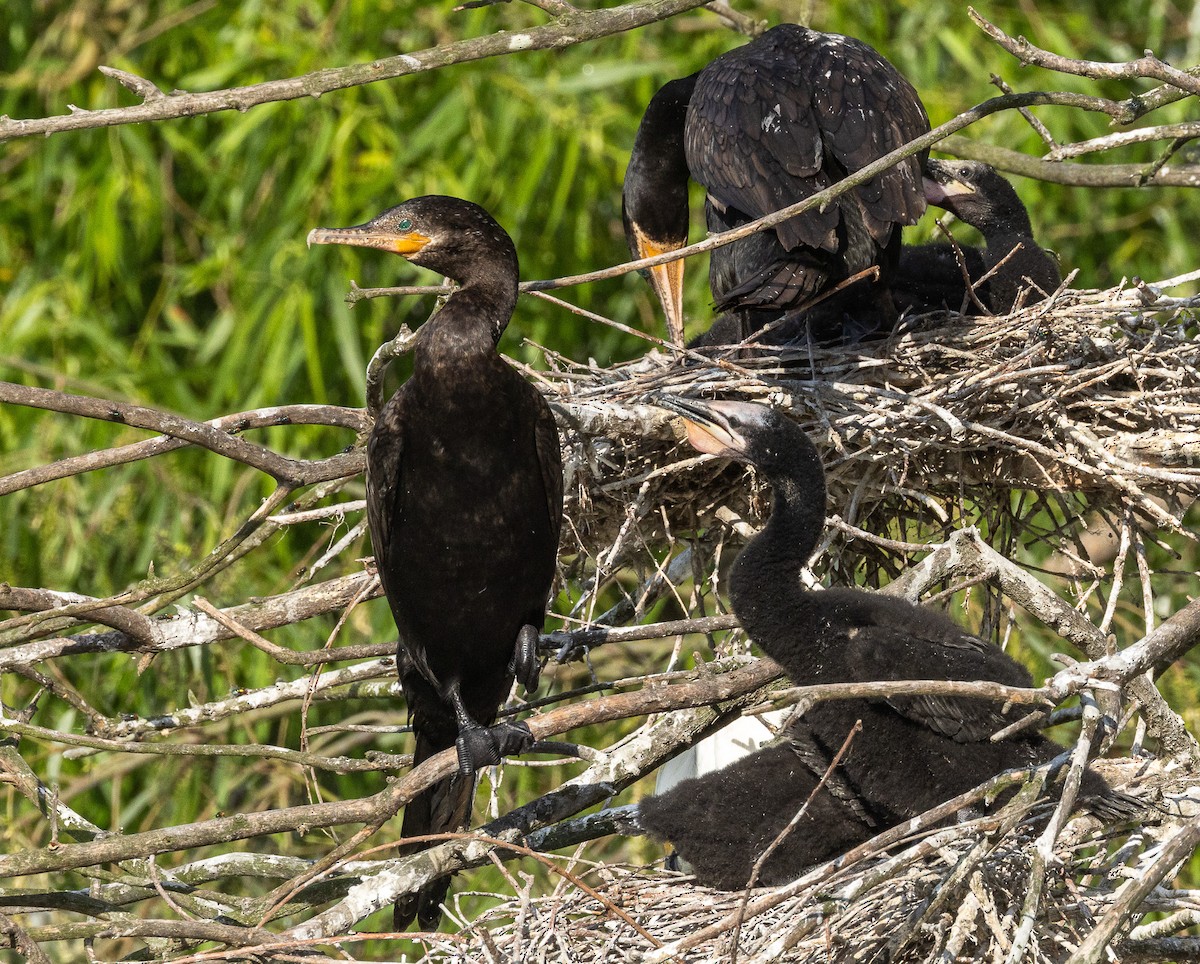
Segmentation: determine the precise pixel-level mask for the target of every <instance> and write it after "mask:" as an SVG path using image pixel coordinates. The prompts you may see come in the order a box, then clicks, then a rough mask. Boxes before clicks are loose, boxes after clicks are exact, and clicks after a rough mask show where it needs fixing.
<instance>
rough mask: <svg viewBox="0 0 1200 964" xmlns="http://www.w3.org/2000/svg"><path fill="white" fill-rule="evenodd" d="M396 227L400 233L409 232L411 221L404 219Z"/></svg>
mask: <svg viewBox="0 0 1200 964" xmlns="http://www.w3.org/2000/svg"><path fill="white" fill-rule="evenodd" d="M396 227H397V228H399V229H400V230H401V231H411V230H412V221H411V220H410V219H409V218H405V219H404V220H403V221H401V222H400V223H399V224H398V225H396Z"/></svg>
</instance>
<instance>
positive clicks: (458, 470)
mask: <svg viewBox="0 0 1200 964" xmlns="http://www.w3.org/2000/svg"><path fill="white" fill-rule="evenodd" d="M308 240H309V243H310V244H351V245H359V246H362V247H368V248H379V249H382V250H385V251H392V252H394V253H396V254H399V255H401V256H403V257H404V258H407V259H408V260H409V261H411V262H412V263H413V264H417V265H420V266H421V267H424V268H429V269H431V270H433V271H436V272H438V273H439V274H441V275H446V276H448V277H450V278H452V279H454V280H455V281H457V282H458V284H459V286H460V287H459V288H458V289H457V290H456V291H455V292H454V293H453V294H452V295H451V296H450V298H449V300H448V301H447V302H446V303H445V305H444V306H443V307H442V309H441V310H440V311H438V312H437V314H435V315H434V316H433V317H432V318H431V319H430V320H429V321H427V322H426V323H425V324H424V325H423V326H422V327H421V329H420V331H419V333H418V337H417V343H416V347H415V350H414V354H413V371H412V376H411V377H410V378H409V379H408V380H407V381H406V382H405V383H404V384H403V385H402V386H401V387H400V389H399V391H397V392H396V394H395V395H393V396H392V397H391V399H390V400H389V401H388V402H387V404H386V405H384V407H383V409H382V410H381V411H380V413H379V417H378V418H377V419H376V420H375V427H374V429H373V430H372V432H371V436H370V439H369V440H368V442H367V519H368V524H369V527H370V532H371V541H372V544H373V546H374V549H375V562H376V566H377V568H378V570H379V576H380V579H381V580H382V582H383V588H384V591H385V593H386V594H387V598H388V602H389V603H390V605H391V609H392V615H393V616H394V617H395V620H396V626H397V628H398V629H399V632H400V647H399V651H398V653H397V662H398V666H399V671H400V681H401V683H402V685H403V687H404V693H405V697H406V699H407V702H408V707H409V715H410V717H411V719H412V725H413V732H414V734H415V736H416V750H415V754H414V758H413V762H414V765H416V764H419V763H421V762H422V761H423V760H425V759H427V758H429V757H430V756H432V755H434V754H435V753H438V752H439V751H441V750H445V749H448V748H449V747H452V746H455V745H457V747H458V759H459V772H458V774H456V775H455V776H454V777H452V778H448V779H446V780H444V781H442V782H440V783H438V784H436V785H435V786H433V787H431V788H430V789H429V790H428V791H426V792H425V793H424V794H422V795H420V796H419V797H417V798H416V799H414V800H412V801H411V802H410V803H409V804H408V805H407V806H406V807H405V810H404V824H403V829H402V834H403V836H405V837H411V836H417V835H421V834H429V833H439V832H444V831H455V830H459V829H462V828H464V827H465V826H466V825H467V824H468V823H469V821H470V813H471V803H472V800H473V798H474V791H475V779H474V772H475V770H476V769H477V768H478V767H481V766H486V765H489V764H492V763H497V762H499V759H500V757H501V755H502V754H504V753H510V752H518V751H520V750H521V749H523V748H525V747H527V746H528V745H529V743H530V739H529V731H528V729H527V728H526V727H524V726H523V725H517V724H499V725H494V726H493V725H492V724H494V723H495V719H496V713H497V710H498V708H499V707H500V704H501V703H502V702H503V701H504V700H505V699H506V698H507V696H508V693H509V690H510V689H511V687H512V683H513V678H514V675H515V677H516V678H517V679H519V680H520V681H521V683H522V684H523V685H524V686H525V688H526V689H527V690H534V689H536V688H537V683H538V674H539V667H538V659H537V641H538V634H539V631H540V630H541V628H542V624H543V621H544V619H545V613H546V601H547V597H548V595H549V591H550V584H551V581H552V580H553V577H554V562H555V555H556V552H557V549H558V537H559V529H560V525H561V522H562V468H561V456H560V453H559V443H558V431H557V429H556V428H555V424H554V417H553V415H552V414H551V412H550V408H549V406H548V405H547V404H546V401H545V399H544V398H542V396H541V394H540V393H539V392H538V391H537V390H536V389H535V388H534V387H533V386H532V385H530V384H529V383H528V382H527V381H526V380H525V379H524V378H522V377H521V376H520V375H519V374H518V373H517V372H516V371H515V370H514V369H513V368H512V367H511V366H510V365H509V364H508V363H507V362H505V361H504V359H503V358H501V357H500V355H499V354H498V353H497V351H496V344H497V342H498V341H499V339H500V335H501V334H502V333H503V332H504V329H505V326H507V324H508V322H509V319H510V318H511V316H512V312H513V308H514V306H515V305H516V301H517V277H518V274H517V271H518V269H517V252H516V249H515V247H514V246H513V243H512V240H511V239H510V238H509V236H508V234H507V233H505V231H504V229H503V228H501V227H500V225H499V224H497V223H496V222H495V221H494V220H493V219H492V217H491V216H490V215H489V214H488V213H487V212H486V211H484V210H483V208H481V207H479V206H478V205H476V204H472V203H471V202H469V201H463V200H460V199H458V198H451V197H440V196H427V197H419V198H414V199H413V200H410V201H406V202H404V203H403V204H401V205H399V206H398V207H394V208H392V209H390V210H388V211H385V212H384V213H383V214H381V215H379V216H378V217H376V218H374V219H373V220H371V221H368V222H367V223H366V224H362V225H359V226H357V227H352V228H341V229H322V228H318V229H316V230H314V231H313V232H312V233H311V234H309V238H308ZM448 886H449V880H448V878H447V879H444V880H441V881H435V882H434V883H432V884H430V885H427V886H426V887H425V888H423V889H422V891H421V893H420V895H419V899H418V898H414V897H410V898H408V899H407V900H405V901H403V902H401V903H398V904H397V905H396V910H395V923H396V926H397V928H399V929H403V928H404V927H407V926H408V924H409V923H410V922H411V920H412V919H413V916H414V915H416V916H418V917H419V918H420V922H421V924H422V926H424V927H435V926H436V925H437V922H438V920H439V919H440V916H441V911H440V910H439V904H440V903H441V901H442V899H443V898H444V897H445V893H446V889H447V887H448Z"/></svg>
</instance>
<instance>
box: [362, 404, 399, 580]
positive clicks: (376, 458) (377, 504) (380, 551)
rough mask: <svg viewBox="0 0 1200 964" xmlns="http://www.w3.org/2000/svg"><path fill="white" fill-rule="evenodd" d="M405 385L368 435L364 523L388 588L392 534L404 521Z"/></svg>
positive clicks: (376, 564) (381, 413) (384, 408)
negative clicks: (401, 505)
mask: <svg viewBox="0 0 1200 964" xmlns="http://www.w3.org/2000/svg"><path fill="white" fill-rule="evenodd" d="M403 417H404V389H403V388H401V389H400V391H398V392H396V394H395V395H393V396H392V397H391V398H390V399H389V400H388V402H387V404H385V405H384V406H383V408H382V409H381V410H380V412H379V415H378V417H377V418H376V419H375V427H374V428H373V429H372V431H371V435H370V437H369V438H368V439H367V526H368V527H369V528H370V530H371V546H372V548H373V550H374V552H375V567H376V569H377V570H378V571H379V577H380V579H381V580H383V583H384V589H385V590H386V589H388V586H387V578H388V573H389V572H390V570H391V567H390V566H389V565H388V559H389V557H390V554H391V535H392V533H393V532H394V531H395V530H396V527H397V526H398V525H400V523H401V522H402V521H403V520H402V519H399V518H397V513H398V511H399V500H400V492H401V475H402V472H403V458H402V457H403V455H404V434H403V430H402V425H403Z"/></svg>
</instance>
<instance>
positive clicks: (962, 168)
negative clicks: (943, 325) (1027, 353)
mask: <svg viewBox="0 0 1200 964" xmlns="http://www.w3.org/2000/svg"><path fill="white" fill-rule="evenodd" d="M925 198H926V200H927V201H928V202H929V203H930V204H935V205H937V206H938V207H941V208H945V209H946V210H947V211H949V212H951V213H952V214H954V215H955V216H956V217H957V218H958V219H959V220H960V221H962V222H963V223H964V224H969V225H970V226H971V227H973V228H977V229H978V230H979V232H980V233H981V234H982V235H983V240H984V242H985V244H986V247H985V248H982V249H981V248H977V247H973V246H971V245H960V246H959V250H961V251H962V253H963V259H964V261H965V262H966V267H967V273H968V274H969V275H970V277H971V279H972V281H973V282H975V281H978V279H980V278H982V277H983V276H984V275H986V274H988V272H991V271H993V269H995V273H994V274H992V275H991V277H990V278H988V280H987V281H984V282H982V283H979V284H976V285H975V295H976V297H977V298H978V299H979V301H980V302H981V303H982V304H983V306H984V307H985V308H986V309H987V310H988V311H989V312H991V313H992V314H997V315H1004V314H1008V313H1009V312H1010V311H1012V310H1013V308H1014V307H1015V306H1016V304H1017V301H1018V297H1019V295H1020V293H1021V292H1022V291H1026V292H1027V295H1026V303H1027V304H1036V303H1037V302H1039V301H1043V300H1045V298H1046V297H1047V296H1048V295H1050V294H1051V293H1053V292H1054V290H1055V289H1056V288H1058V286H1059V285H1060V284H1061V283H1062V275H1061V273H1060V272H1059V269H1058V263H1057V262H1056V261H1055V259H1054V257H1053V256H1052V255H1050V254H1048V253H1047V252H1046V251H1045V250H1043V249H1042V247H1041V246H1040V245H1039V244H1038V243H1037V240H1036V239H1035V238H1034V236H1033V226H1032V224H1030V221H1029V212H1028V211H1027V210H1026V209H1025V205H1024V204H1022V203H1021V198H1020V197H1019V196H1018V195H1017V192H1016V191H1015V190H1014V189H1013V186H1012V185H1011V184H1010V183H1009V182H1008V181H1007V180H1006V179H1005V178H1004V177H1002V176H1001V175H1000V174H999V173H997V171H996V169H995V168H994V167H992V166H991V165H990V164H983V163H980V162H978V161H938V160H929V161H926V164H925ZM1001 262H1003V264H1001ZM997 266H998V267H997ZM892 295H893V297H894V298H895V300H896V303H897V305H898V306H899V307H901V308H907V309H909V310H910V311H913V312H921V311H929V310H936V309H939V308H943V307H945V308H949V309H950V310H952V311H958V310H960V309H961V308H962V307H963V305H964V304H965V305H966V314H968V315H977V314H980V313H981V312H980V309H979V307H978V306H977V305H976V304H975V302H974V301H973V300H971V299H970V298H968V296H967V285H966V281H965V280H964V279H963V273H962V269H961V268H960V267H959V264H958V259H957V258H956V256H955V253H954V248H953V247H952V246H951V245H950V244H948V243H940V242H939V243H934V244H924V245H911V246H907V247H905V248H903V249H902V251H901V253H900V269H899V271H898V272H897V275H896V281H895V284H894V285H893V289H892Z"/></svg>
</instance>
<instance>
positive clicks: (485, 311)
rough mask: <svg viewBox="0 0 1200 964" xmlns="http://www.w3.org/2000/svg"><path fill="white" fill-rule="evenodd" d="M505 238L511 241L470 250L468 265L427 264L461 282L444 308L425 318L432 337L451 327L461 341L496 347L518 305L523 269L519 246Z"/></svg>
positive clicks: (447, 331)
mask: <svg viewBox="0 0 1200 964" xmlns="http://www.w3.org/2000/svg"><path fill="white" fill-rule="evenodd" d="M504 240H505V241H507V242H508V243H507V244H498V243H496V241H495V240H494V241H493V245H492V246H490V247H488V248H486V249H483V250H476V251H473V252H471V255H470V257H469V258H468V259H467V260H466V267H465V268H461V267H459V266H457V265H456V266H438V265H432V264H427V265H426V267H430V268H433V270H435V271H441V272H442V273H443V274H445V275H446V276H448V277H450V278H453V279H454V280H456V281H458V283H459V288H458V290H457V291H455V292H454V293H453V294H451V295H450V297H449V298H448V299H447V300H446V303H445V305H443V306H442V309H441V311H439V312H438V313H437V314H436V315H434V316H433V317H432V318H431V319H429V321H428V322H426V327H430V326H433V327H434V331H431V332H430V336H429V337H431V338H432V337H433V336H434V335H436V334H442V335H449V334H450V333H451V331H450V330H451V329H452V330H453V334H454V336H455V340H456V341H458V342H460V343H461V342H470V343H473V344H478V346H479V347H480V348H487V349H492V348H495V346H496V344H497V343H498V342H499V341H500V336H501V335H502V334H504V329H505V328H507V327H508V322H509V320H510V319H511V318H512V313H513V309H514V308H515V307H516V305H517V278H518V274H519V271H520V268H519V265H518V263H517V252H516V248H514V247H513V245H512V242H511V241H508V239H507V236H505V239H504ZM455 268H457V269H458V270H455ZM485 336H486V337H485ZM439 340H440V339H439ZM460 350H461V349H460Z"/></svg>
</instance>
